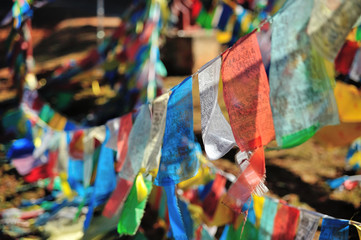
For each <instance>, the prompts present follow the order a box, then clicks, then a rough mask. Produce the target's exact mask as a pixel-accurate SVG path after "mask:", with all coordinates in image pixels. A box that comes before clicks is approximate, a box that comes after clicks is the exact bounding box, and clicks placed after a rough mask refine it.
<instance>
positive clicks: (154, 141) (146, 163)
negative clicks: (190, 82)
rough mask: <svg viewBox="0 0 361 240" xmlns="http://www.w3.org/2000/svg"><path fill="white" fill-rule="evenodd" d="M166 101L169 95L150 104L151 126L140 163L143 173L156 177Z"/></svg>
mask: <svg viewBox="0 0 361 240" xmlns="http://www.w3.org/2000/svg"><path fill="white" fill-rule="evenodd" d="M168 100H169V93H165V94H163V95H162V96H159V97H157V98H156V99H155V100H154V101H153V103H152V125H151V128H150V136H149V140H148V143H147V145H146V147H145V151H144V157H143V162H142V168H144V169H145V173H148V172H151V173H154V175H156V172H157V171H158V168H159V162H160V155H161V149H162V143H163V136H164V130H165V119H166V116H167V104H168Z"/></svg>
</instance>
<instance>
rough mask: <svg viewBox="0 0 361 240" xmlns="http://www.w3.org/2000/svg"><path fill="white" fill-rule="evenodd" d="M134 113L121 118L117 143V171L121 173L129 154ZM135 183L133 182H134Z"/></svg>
mask: <svg viewBox="0 0 361 240" xmlns="http://www.w3.org/2000/svg"><path fill="white" fill-rule="evenodd" d="M132 115H133V114H132V113H128V114H126V115H124V116H123V117H121V118H120V127H119V132H118V143H117V151H118V155H117V164H116V167H115V171H117V172H120V170H121V169H122V167H123V164H124V161H125V157H126V156H127V152H128V138H129V134H130V131H131V130H132V126H133V121H132ZM132 182H133V181H132Z"/></svg>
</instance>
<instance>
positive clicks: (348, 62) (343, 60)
mask: <svg viewBox="0 0 361 240" xmlns="http://www.w3.org/2000/svg"><path fill="white" fill-rule="evenodd" d="M358 49H359V44H358V43H357V42H353V41H349V40H346V42H345V44H344V45H343V47H342V48H341V50H340V52H339V53H338V55H337V57H336V59H335V69H336V71H337V72H338V73H340V74H344V75H347V74H348V73H349V72H350V69H351V67H352V62H353V60H354V58H355V55H356V52H357V50H358Z"/></svg>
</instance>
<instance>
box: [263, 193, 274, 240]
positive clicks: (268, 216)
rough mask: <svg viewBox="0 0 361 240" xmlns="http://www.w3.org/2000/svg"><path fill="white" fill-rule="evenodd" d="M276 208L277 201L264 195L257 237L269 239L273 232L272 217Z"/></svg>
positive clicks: (264, 239)
mask: <svg viewBox="0 0 361 240" xmlns="http://www.w3.org/2000/svg"><path fill="white" fill-rule="evenodd" d="M277 209H278V202H276V201H274V200H273V199H271V198H268V197H265V201H264V206H263V213H262V217H261V223H260V227H259V233H258V239H259V240H270V239H271V237H272V233H273V225H274V218H275V216H276V213H277Z"/></svg>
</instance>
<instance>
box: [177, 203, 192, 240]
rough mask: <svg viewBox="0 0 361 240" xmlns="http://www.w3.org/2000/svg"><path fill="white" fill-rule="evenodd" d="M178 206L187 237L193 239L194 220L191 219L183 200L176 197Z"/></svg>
mask: <svg viewBox="0 0 361 240" xmlns="http://www.w3.org/2000/svg"><path fill="white" fill-rule="evenodd" d="M178 206H179V210H180V212H181V215H182V220H183V224H184V228H185V230H186V234H187V237H188V239H194V221H193V219H192V216H191V213H190V212H189V209H188V204H187V203H186V202H185V201H182V200H181V199H178Z"/></svg>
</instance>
